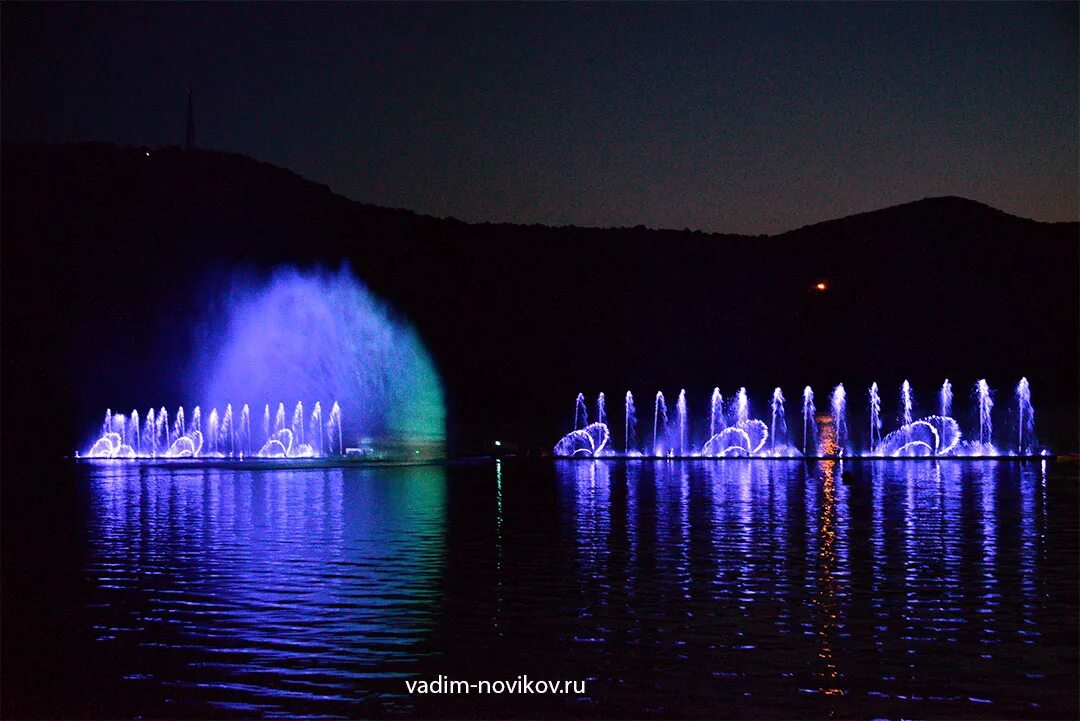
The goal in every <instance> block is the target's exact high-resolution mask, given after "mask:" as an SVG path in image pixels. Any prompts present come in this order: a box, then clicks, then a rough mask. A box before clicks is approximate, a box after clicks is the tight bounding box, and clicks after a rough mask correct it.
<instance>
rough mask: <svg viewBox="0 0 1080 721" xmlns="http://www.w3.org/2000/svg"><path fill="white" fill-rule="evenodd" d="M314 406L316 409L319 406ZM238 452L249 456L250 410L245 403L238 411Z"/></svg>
mask: <svg viewBox="0 0 1080 721" xmlns="http://www.w3.org/2000/svg"><path fill="white" fill-rule="evenodd" d="M315 405H316V407H317V406H318V405H319V404H318V403H316V404H315ZM240 452H241V453H243V454H244V455H245V456H250V455H251V409H250V408H248V404H247V403H245V404H244V406H243V408H241V409H240Z"/></svg>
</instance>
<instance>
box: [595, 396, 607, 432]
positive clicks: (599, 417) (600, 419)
mask: <svg viewBox="0 0 1080 721" xmlns="http://www.w3.org/2000/svg"><path fill="white" fill-rule="evenodd" d="M596 422H597V423H603V424H605V425H607V399H606V398H605V397H604V392H603V391H600V395H598V396H597V397H596Z"/></svg>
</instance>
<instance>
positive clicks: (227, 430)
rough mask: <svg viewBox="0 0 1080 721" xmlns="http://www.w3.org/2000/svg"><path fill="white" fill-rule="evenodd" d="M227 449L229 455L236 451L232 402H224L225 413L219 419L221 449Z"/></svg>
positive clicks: (223, 450)
mask: <svg viewBox="0 0 1080 721" xmlns="http://www.w3.org/2000/svg"><path fill="white" fill-rule="evenodd" d="M226 447H227V448H228V449H229V455H230V456H231V455H233V454H234V453H236V429H235V428H233V413H232V403H226V404H225V415H224V416H223V417H222V419H221V450H222V453H224V452H225V448H226Z"/></svg>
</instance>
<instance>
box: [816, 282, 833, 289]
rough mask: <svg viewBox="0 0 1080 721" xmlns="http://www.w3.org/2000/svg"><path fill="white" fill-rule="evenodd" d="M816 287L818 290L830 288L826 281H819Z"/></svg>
mask: <svg viewBox="0 0 1080 721" xmlns="http://www.w3.org/2000/svg"><path fill="white" fill-rule="evenodd" d="M814 288H816V289H817V290H828V289H829V286H828V285H826V284H825V283H818V284H817V285H815V286H814Z"/></svg>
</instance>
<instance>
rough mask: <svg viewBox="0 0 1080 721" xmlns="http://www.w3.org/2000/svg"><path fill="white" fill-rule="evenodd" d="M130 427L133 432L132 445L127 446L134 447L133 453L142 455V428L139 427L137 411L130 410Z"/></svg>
mask: <svg viewBox="0 0 1080 721" xmlns="http://www.w3.org/2000/svg"><path fill="white" fill-rule="evenodd" d="M131 425H132V430H133V431H134V438H133V439H132V440H134V441H135V442H134V443H131V442H129V443H128V445H129V446H135V452H136V453H138V454H139V455H142V427H141V426H140V425H139V411H137V410H135V409H134V408H132V409H131Z"/></svg>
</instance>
